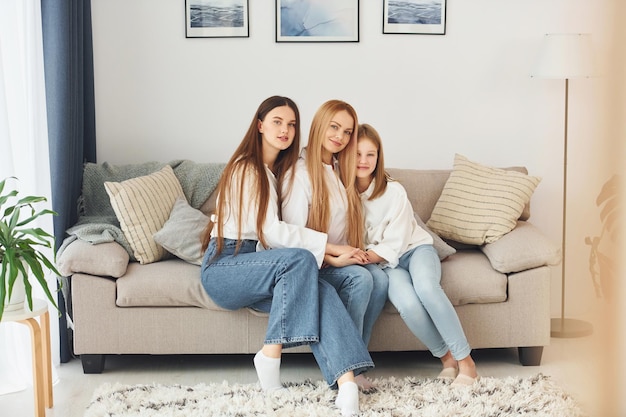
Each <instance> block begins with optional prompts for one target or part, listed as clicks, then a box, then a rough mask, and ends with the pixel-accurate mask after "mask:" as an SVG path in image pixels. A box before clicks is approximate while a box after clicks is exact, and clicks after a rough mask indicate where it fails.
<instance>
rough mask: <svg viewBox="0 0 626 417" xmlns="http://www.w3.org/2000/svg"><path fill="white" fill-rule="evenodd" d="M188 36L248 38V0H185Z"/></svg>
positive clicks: (186, 31) (186, 33)
mask: <svg viewBox="0 0 626 417" xmlns="http://www.w3.org/2000/svg"><path fill="white" fill-rule="evenodd" d="M185 22H186V28H185V36H186V37H187V38H238V37H242V38H247V37H249V36H250V33H249V26H248V0H185Z"/></svg>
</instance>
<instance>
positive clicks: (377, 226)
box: [361, 181, 433, 268]
mask: <svg viewBox="0 0 626 417" xmlns="http://www.w3.org/2000/svg"><path fill="white" fill-rule="evenodd" d="M374 182H375V181H372V183H371V184H370V186H369V187H368V188H367V190H365V191H364V192H362V193H361V202H362V203H363V215H364V217H365V249H371V250H373V251H374V252H376V253H377V254H378V255H379V256H380V257H381V258H384V259H385V260H386V261H387V262H386V263H381V266H382V267H386V266H388V267H390V268H395V267H396V266H398V261H399V259H400V257H401V256H402V255H403V254H404V253H405V252H407V251H408V250H410V249H413V248H415V247H417V246H419V245H425V244H431V245H432V243H433V238H432V236H430V235H429V234H428V232H427V231H425V230H424V229H422V228H421V227H419V226H418V224H417V221H415V217H414V214H413V207H412V206H411V202H410V201H409V198H408V197H407V195H406V190H405V189H404V187H403V186H402V185H401V184H400V183H399V182H397V181H389V182H388V183H387V188H386V190H385V192H384V193H383V195H381V196H379V197H378V198H376V199H374V200H368V198H369V197H370V196H371V195H372V192H373V191H374Z"/></svg>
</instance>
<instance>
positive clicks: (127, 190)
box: [104, 165, 185, 264]
mask: <svg viewBox="0 0 626 417" xmlns="http://www.w3.org/2000/svg"><path fill="white" fill-rule="evenodd" d="M104 187H105V188H106V191H107V193H108V194H109V198H110V200H111V206H112V207H113V210H114V211H115V215H116V216H117V219H118V220H119V222H120V228H121V229H122V231H123V232H124V237H126V240H128V243H129V245H130V247H131V248H132V249H133V255H134V256H135V259H137V261H139V262H140V263H141V264H147V263H150V262H155V261H158V260H161V259H163V257H164V256H165V254H166V252H165V249H163V247H161V246H160V245H159V244H157V243H156V242H155V240H154V238H153V237H152V235H154V234H155V233H156V232H157V231H159V230H160V229H161V228H162V227H163V225H164V224H165V222H166V221H167V219H168V218H169V216H170V213H171V212H172V207H174V202H175V201H176V199H177V198H178V197H183V198H184V195H185V194H184V193H183V189H182V187H181V185H180V182H179V181H178V178H176V175H174V171H173V170H172V167H171V166H169V165H166V166H165V167H163V168H162V169H161V170H159V171H157V172H154V173H152V174H150V175H145V176H141V177H137V178H132V179H129V180H126V181H122V182H105V183H104Z"/></svg>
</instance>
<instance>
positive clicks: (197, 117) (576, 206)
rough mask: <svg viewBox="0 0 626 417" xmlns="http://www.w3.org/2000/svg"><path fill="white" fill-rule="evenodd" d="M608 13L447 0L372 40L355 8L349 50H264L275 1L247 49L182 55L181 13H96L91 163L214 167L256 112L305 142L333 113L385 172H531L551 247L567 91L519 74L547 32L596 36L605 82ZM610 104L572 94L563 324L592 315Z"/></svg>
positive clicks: (599, 86)
mask: <svg viewBox="0 0 626 417" xmlns="http://www.w3.org/2000/svg"><path fill="white" fill-rule="evenodd" d="M619 1H621V0H526V1H510V0H500V1H495V0H473V1H467V0H465V1H458V0H448V3H447V10H448V13H447V31H446V35H445V36H433V35H383V34H382V4H383V2H382V1H374V0H361V2H360V3H361V6H360V28H361V29H360V42H359V43H314V44H306V43H305V44H303V43H296V44H290V43H275V41H274V36H275V34H274V31H275V28H274V27H275V26H274V25H275V17H274V16H275V2H274V1H272V0H250V1H249V3H250V37H249V38H229V39H223V38H222V39H217V38H212V39H207V38H202V39H186V38H185V32H184V26H185V19H184V6H183V5H184V1H182V0H180V1H173V0H164V1H158V2H156V1H150V0H133V1H125V0H92V9H93V10H92V11H93V30H94V50H95V51H94V52H95V57H94V58H95V82H96V121H97V140H98V160H99V162H103V161H109V162H111V163H118V164H120V163H133V162H141V161H146V160H160V161H169V160H172V159H192V160H195V161H198V162H217V161H225V160H226V159H227V158H229V157H230V155H231V153H232V151H233V150H234V148H235V146H236V145H237V144H238V143H239V141H240V139H241V137H242V135H243V133H244V132H245V129H246V128H247V126H248V124H249V122H250V120H251V118H252V116H253V113H254V111H255V110H256V107H257V106H258V104H259V103H260V102H261V100H263V99H264V98H266V97H268V96H270V95H273V94H281V95H287V96H290V97H291V98H293V99H294V100H295V101H296V102H297V103H298V105H299V107H300V111H301V113H302V117H303V129H302V133H303V137H304V138H305V140H306V137H307V135H308V125H309V123H310V120H311V117H312V115H313V113H314V112H315V110H316V109H317V107H318V106H319V105H320V104H322V103H323V102H324V101H326V100H328V99H331V98H340V99H344V100H346V101H348V102H350V103H351V104H352V105H354V106H355V108H356V110H357V111H358V113H359V118H360V121H361V122H368V123H371V124H372V125H374V126H375V127H376V128H377V129H378V130H379V131H380V133H381V134H382V136H383V139H384V141H385V144H386V145H385V146H386V148H385V153H386V159H387V164H388V166H390V167H412V168H423V169H430V168H432V169H439V168H451V166H452V160H453V157H454V153H455V152H456V153H461V154H464V155H465V156H467V157H468V158H470V159H472V160H475V161H477V162H481V163H484V164H487V165H494V166H510V165H525V166H527V167H528V169H529V171H530V173H531V174H534V175H539V176H541V177H543V181H542V183H541V184H540V185H539V187H538V189H537V191H536V192H535V195H534V196H533V200H532V219H531V220H532V221H533V222H534V223H535V224H536V225H538V226H539V227H540V228H541V229H542V230H544V231H545V232H546V234H548V236H549V237H551V238H552V239H553V240H554V241H555V242H556V243H560V240H561V203H562V194H561V191H562V172H563V166H562V162H563V156H562V155H563V109H564V105H563V100H564V82H563V81H559V80H540V79H532V78H530V77H529V74H530V71H531V68H532V65H533V62H534V60H535V58H536V55H537V52H538V49H539V46H540V41H541V38H542V36H543V34H544V33H548V32H587V33H592V35H593V43H594V47H595V49H596V56H597V61H598V62H597V63H598V67H599V68H600V72H602V69H603V68H604V67H605V66H606V61H607V60H608V55H609V54H608V50H609V47H610V41H611V36H612V25H613V24H614V19H612V13H613V9H614V7H615V3H616V2H619ZM615 20H616V19H615ZM610 91H611V89H610V88H609V87H608V85H607V83H606V81H605V79H604V78H603V77H598V78H593V79H583V80H572V81H570V127H569V144H570V152H569V167H570V174H569V178H568V181H569V184H570V186H569V191H568V199H569V203H568V210H569V211H568V225H569V226H568V239H567V241H568V242H567V243H568V259H567V271H568V304H567V310H568V312H569V315H581V314H582V315H584V314H586V313H587V312H588V311H589V310H590V309H591V308H592V307H593V304H594V303H595V302H596V301H597V300H596V299H595V297H594V295H593V289H592V286H591V280H590V275H589V273H588V264H587V257H588V248H587V247H586V246H585V243H584V238H585V236H589V235H595V234H597V233H599V230H600V229H599V227H600V223H599V219H598V208H597V207H596V206H595V203H594V201H595V197H596V195H597V193H598V192H599V190H600V188H601V185H602V184H603V183H604V181H606V180H607V179H608V178H609V177H610V175H611V173H612V172H613V170H612V168H611V166H610V164H608V163H607V162H610V161H611V160H612V159H611V155H612V154H615V152H611V145H610V144H611V143H612V141H611V140H610V137H609V136H610V133H609V132H610V129H609V128H608V125H609V124H610V120H608V119H607V117H604V116H602V115H604V114H606V113H607V112H606V108H607V106H608V105H609V102H610V100H609V99H608V97H609V96H610V94H609V93H610ZM613 161H615V159H613ZM554 272H555V273H554V277H553V285H552V289H553V296H552V299H553V315H554V316H557V315H559V313H560V288H561V287H560V269H558V268H555V270H554ZM570 293H571V294H570Z"/></svg>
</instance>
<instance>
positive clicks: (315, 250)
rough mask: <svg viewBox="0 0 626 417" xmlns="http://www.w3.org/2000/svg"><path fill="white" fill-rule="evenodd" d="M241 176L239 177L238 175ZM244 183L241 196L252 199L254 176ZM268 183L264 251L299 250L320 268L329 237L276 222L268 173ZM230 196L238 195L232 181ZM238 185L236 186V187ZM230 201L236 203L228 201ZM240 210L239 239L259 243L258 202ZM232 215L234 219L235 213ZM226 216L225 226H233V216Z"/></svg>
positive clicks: (273, 191) (272, 182) (252, 201)
mask: <svg viewBox="0 0 626 417" xmlns="http://www.w3.org/2000/svg"><path fill="white" fill-rule="evenodd" d="M240 175H241V174H240ZM244 175H245V176H246V177H245V181H244V184H243V195H244V196H254V195H256V193H257V191H256V190H255V189H253V187H254V185H253V184H254V179H255V178H254V175H255V174H253V173H251V172H247V173H246V174H244ZM267 176H268V180H269V182H270V199H269V201H268V206H267V212H266V215H265V221H264V223H263V235H264V236H263V237H264V239H265V242H266V244H267V246H268V247H267V248H263V249H279V248H302V249H307V250H308V251H309V252H311V253H312V254H313V256H315V259H316V260H317V266H318V268H319V267H321V266H322V262H323V260H324V253H325V251H326V242H327V240H328V235H327V234H326V233H321V232H317V231H315V230H312V229H307V228H306V227H303V226H298V225H294V224H288V223H286V222H284V221H281V220H279V218H278V195H277V192H276V180H275V178H274V176H273V174H272V173H271V172H270V171H267ZM233 181H234V182H233V188H232V196H235V197H237V196H238V195H239V191H238V184H239V179H238V178H234V179H233ZM235 184H237V185H235ZM231 201H237V200H236V199H235V200H231ZM243 204H244V206H243V207H242V209H243V210H242V217H243V218H242V224H241V227H242V233H241V236H242V238H244V239H246V238H255V239H257V240H258V231H257V230H256V219H257V216H258V212H259V210H258V202H257V199H255V198H250V199H249V200H248V201H247V202H244V203H243ZM231 214H233V215H236V211H234V210H233V211H232V212H231ZM233 215H231V216H228V218H229V219H228V220H227V222H228V223H229V224H230V225H231V227H232V225H234V224H236V221H235V220H234V216H233Z"/></svg>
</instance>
